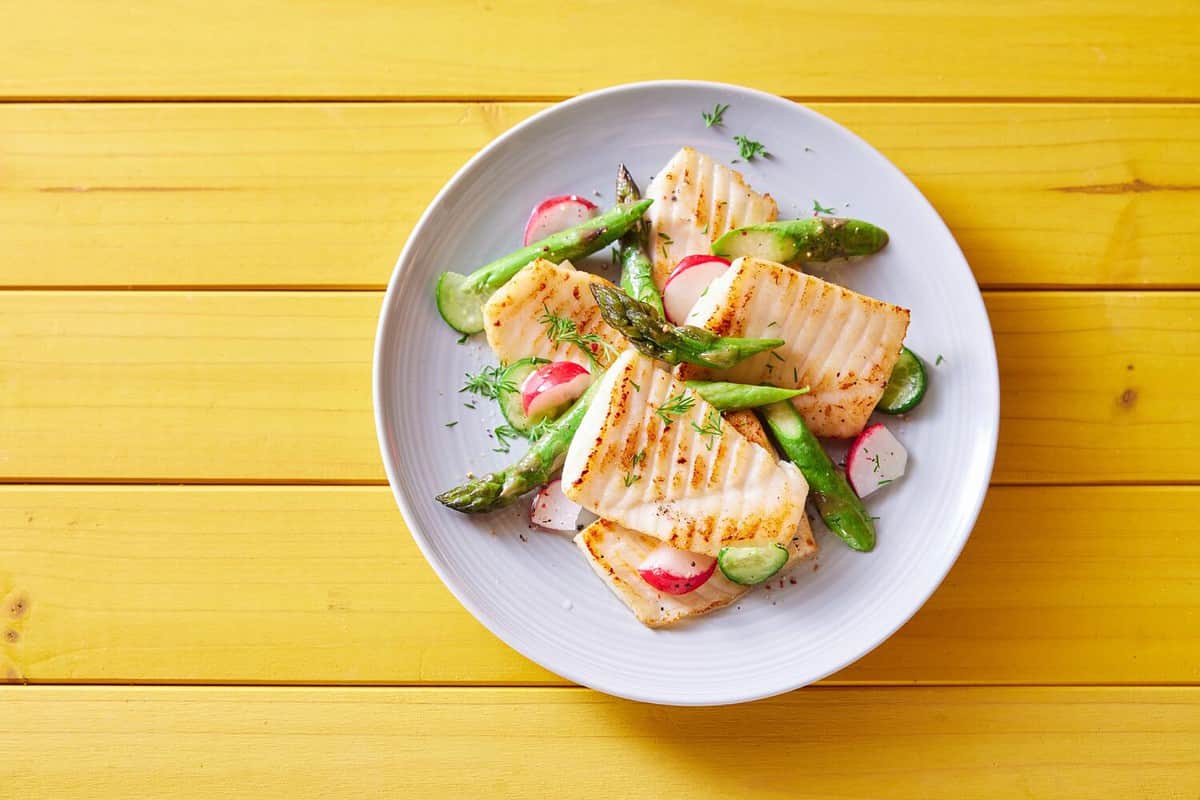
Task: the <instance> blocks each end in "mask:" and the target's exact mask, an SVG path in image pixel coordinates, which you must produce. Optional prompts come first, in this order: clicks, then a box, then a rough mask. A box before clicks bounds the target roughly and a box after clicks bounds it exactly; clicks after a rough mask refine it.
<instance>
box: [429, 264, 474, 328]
mask: <svg viewBox="0 0 1200 800" xmlns="http://www.w3.org/2000/svg"><path fill="white" fill-rule="evenodd" d="M467 284H468V278H467V276H466V275H459V274H458V273H457V272H443V273H442V274H441V275H440V276H438V281H437V288H436V289H434V295H435V297H436V298H437V310H438V313H439V314H441V315H442V319H444V320H446V324H447V325H449V326H450V327H451V328H454V330H456V331H458V332H459V333H479V332H480V331H481V330H483V302H484V301H485V300H487V298H486V297H485V296H483V295H481V294H479V293H478V292H476V291H473V290H471V289H469V288H468V285H467Z"/></svg>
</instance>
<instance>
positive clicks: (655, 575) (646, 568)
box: [638, 544, 717, 594]
mask: <svg viewBox="0 0 1200 800" xmlns="http://www.w3.org/2000/svg"><path fill="white" fill-rule="evenodd" d="M716 567H717V560H716V559H715V558H713V557H712V556H706V555H703V554H701V553H692V552H689V551H687V550H680V549H679V548H677V547H671V545H669V544H660V545H659V546H658V547H656V548H654V549H653V550H651V551H650V554H649V555H647V556H646V558H645V559H643V560H642V563H641V564H639V565H638V573H639V574H640V575H641V576H642V580H644V581H645V582H646V583H648V584H650V585H651V586H653V587H654V588H655V589H657V590H658V591H660V592H665V593H666V594H687V593H688V592H691V591H695V590H696V589H698V588H700V587H701V586H703V585H704V584H705V582H706V581H707V580H708V579H709V578H711V577H712V574H713V571H714V570H715V569H716Z"/></svg>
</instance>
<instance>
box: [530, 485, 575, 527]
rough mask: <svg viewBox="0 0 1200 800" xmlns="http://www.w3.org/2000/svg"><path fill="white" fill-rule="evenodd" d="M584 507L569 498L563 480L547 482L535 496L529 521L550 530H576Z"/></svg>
mask: <svg viewBox="0 0 1200 800" xmlns="http://www.w3.org/2000/svg"><path fill="white" fill-rule="evenodd" d="M580 511H582V509H581V508H580V507H579V506H578V505H576V504H575V503H574V502H573V501H571V500H569V499H568V498H567V496H566V495H565V494H563V490H562V481H560V480H554V481H550V483H547V484H546V485H545V486H543V487H542V488H541V489H539V490H538V493H537V494H535V495H534V496H533V506H532V507H531V508H530V509H529V521H530V522H532V523H533V524H534V525H537V526H538V527H539V528H545V529H546V530H550V531H574V530H575V525H576V523H577V522H578V521H579V512H580Z"/></svg>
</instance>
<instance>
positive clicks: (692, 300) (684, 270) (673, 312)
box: [663, 255, 729, 325]
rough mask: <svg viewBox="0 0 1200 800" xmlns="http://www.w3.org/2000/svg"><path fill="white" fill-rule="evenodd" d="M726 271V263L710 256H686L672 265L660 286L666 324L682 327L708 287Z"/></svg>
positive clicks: (727, 265) (718, 257)
mask: <svg viewBox="0 0 1200 800" xmlns="http://www.w3.org/2000/svg"><path fill="white" fill-rule="evenodd" d="M728 268H729V261H728V260H726V259H724V258H721V257H720V256H710V255H695V256H688V257H686V258H684V259H683V260H682V261H680V262H679V263H678V264H676V265H675V269H673V270H671V274H670V275H668V276H667V282H666V284H664V285H663V311H665V312H666V315H667V321H668V322H671V323H673V324H675V325H682V324H683V321H684V320H685V319H687V315H688V312H689V311H691V310H692V306H694V305H696V301H697V300H699V299H700V296H701V295H702V294H704V290H705V289H707V288H708V285H709V284H710V283H712V282H713V280H715V279H716V278H717V276H719V275H720V274H721V273H722V272H724V271H725V270H726V269H728Z"/></svg>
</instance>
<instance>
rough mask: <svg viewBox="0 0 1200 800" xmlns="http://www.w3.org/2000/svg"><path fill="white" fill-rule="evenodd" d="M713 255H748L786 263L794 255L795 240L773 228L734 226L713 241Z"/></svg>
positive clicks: (731, 256) (726, 256) (796, 251)
mask: <svg viewBox="0 0 1200 800" xmlns="http://www.w3.org/2000/svg"><path fill="white" fill-rule="evenodd" d="M712 251H713V254H714V255H718V256H723V257H725V258H728V259H730V260H733V259H735V258H741V257H742V256H750V257H752V258H761V259H764V260H766V261H776V262H778V263H780V264H786V263H787V262H789V261H791V260H792V259H793V258H795V257H796V255H797V253H798V252H799V248H797V247H796V240H795V239H792V238H791V237H789V236H784V235H783V234H782V233H780V232H779V231H775V230H754V229H753V228H735V229H734V230H731V231H729V232H728V233H726V234H725V235H724V236H722V237H721V238H719V239H717V240H716V241H715V242H713V245H712Z"/></svg>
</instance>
